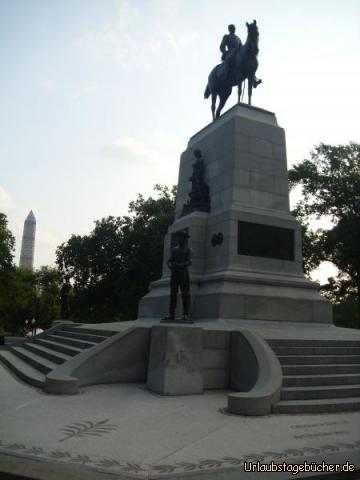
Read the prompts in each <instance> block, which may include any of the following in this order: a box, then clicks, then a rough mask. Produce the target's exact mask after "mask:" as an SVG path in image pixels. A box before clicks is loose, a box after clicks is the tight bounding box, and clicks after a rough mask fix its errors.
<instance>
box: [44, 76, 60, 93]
mask: <svg viewBox="0 0 360 480" xmlns="http://www.w3.org/2000/svg"><path fill="white" fill-rule="evenodd" d="M40 87H41V88H42V89H43V90H45V92H47V93H54V92H55V91H56V89H57V87H56V85H55V83H54V82H53V81H52V80H48V79H46V78H44V79H43V80H41V82H40Z"/></svg>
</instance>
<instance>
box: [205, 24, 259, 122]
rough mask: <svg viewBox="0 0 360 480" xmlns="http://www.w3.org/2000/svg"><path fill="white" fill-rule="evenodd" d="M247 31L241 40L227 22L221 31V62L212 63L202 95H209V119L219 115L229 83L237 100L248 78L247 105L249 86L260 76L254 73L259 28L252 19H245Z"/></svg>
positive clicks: (249, 102)
mask: <svg viewBox="0 0 360 480" xmlns="http://www.w3.org/2000/svg"><path fill="white" fill-rule="evenodd" d="M246 27H247V30H248V35H247V39H246V42H245V44H244V45H243V44H242V43H241V40H240V38H239V37H238V36H237V35H236V34H235V26H234V25H229V27H228V30H229V33H228V34H227V35H224V37H223V39H222V42H221V44H220V51H221V53H222V57H221V60H222V63H220V64H219V65H216V67H215V68H213V70H212V71H211V73H210V75H209V80H208V84H207V86H206V89H205V94H204V97H205V98H209V97H210V95H211V111H212V115H213V120H215V118H219V116H220V112H221V110H222V109H223V107H224V105H225V103H226V100H227V99H228V98H229V96H230V94H231V91H232V87H235V86H237V87H238V102H239V103H240V98H241V92H242V84H243V82H244V81H245V80H247V81H248V104H249V105H251V95H252V89H253V88H256V87H257V86H258V85H259V84H260V83H261V80H260V79H257V78H256V76H255V73H256V70H257V68H258V60H257V55H258V53H259V48H258V43H259V30H258V27H257V24H256V20H254V21H253V22H252V23H248V22H246ZM217 96H218V97H219V105H218V107H217V110H216V112H215V104H216V97H217Z"/></svg>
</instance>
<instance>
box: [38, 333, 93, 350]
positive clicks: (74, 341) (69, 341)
mask: <svg viewBox="0 0 360 480" xmlns="http://www.w3.org/2000/svg"><path fill="white" fill-rule="evenodd" d="M45 338H46V340H51V341H52V342H59V343H65V344H66V345H72V346H74V347H76V348H81V349H86V348H90V347H93V346H94V345H97V343H96V342H95V343H94V342H88V341H85V340H79V339H78V338H70V337H64V336H62V335H60V334H58V335H46V337H45Z"/></svg>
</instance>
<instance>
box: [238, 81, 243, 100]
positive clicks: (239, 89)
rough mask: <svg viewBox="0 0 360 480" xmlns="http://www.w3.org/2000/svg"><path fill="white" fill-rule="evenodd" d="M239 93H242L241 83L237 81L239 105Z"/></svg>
mask: <svg viewBox="0 0 360 480" xmlns="http://www.w3.org/2000/svg"><path fill="white" fill-rule="evenodd" d="M241 92H242V82H241V81H239V82H238V103H240V99H241Z"/></svg>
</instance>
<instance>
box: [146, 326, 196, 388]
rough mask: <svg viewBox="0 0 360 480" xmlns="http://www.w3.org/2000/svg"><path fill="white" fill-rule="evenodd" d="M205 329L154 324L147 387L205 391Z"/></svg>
mask: <svg viewBox="0 0 360 480" xmlns="http://www.w3.org/2000/svg"><path fill="white" fill-rule="evenodd" d="M202 333H203V332H202V329H201V328H196V327H195V328H187V327H178V326H165V325H162V326H154V327H153V328H152V330H151V344H150V356H149V366H148V375H147V387H148V389H149V390H151V391H153V392H156V393H159V394H160V395H189V394H196V393H202V392H203V371H202V367H203V365H202V352H203V341H202Z"/></svg>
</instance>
